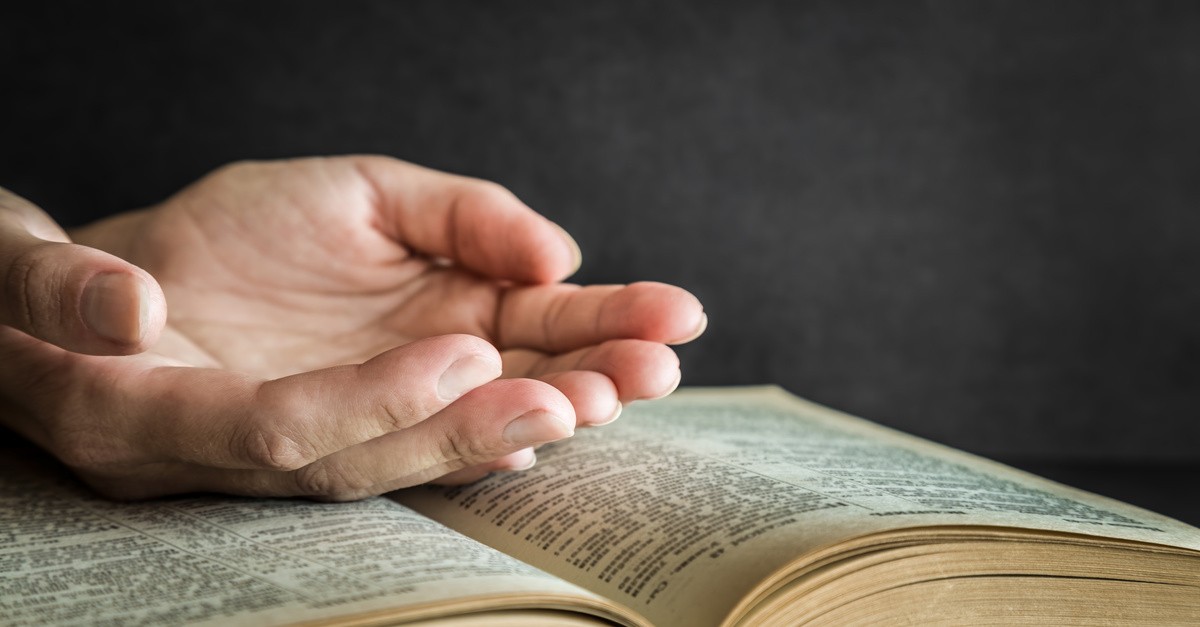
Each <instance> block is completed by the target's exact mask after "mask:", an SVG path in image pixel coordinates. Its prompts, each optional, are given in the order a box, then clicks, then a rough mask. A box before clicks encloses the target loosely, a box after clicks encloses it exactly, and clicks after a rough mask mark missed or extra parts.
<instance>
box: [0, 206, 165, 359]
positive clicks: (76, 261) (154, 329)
mask: <svg viewBox="0 0 1200 627" xmlns="http://www.w3.org/2000/svg"><path fill="white" fill-rule="evenodd" d="M0 277H3V281H4V282H3V286H2V287H3V298H2V299H0V324H5V325H8V326H11V327H14V328H16V329H20V330H21V331H23V332H25V333H27V334H29V335H31V336H33V337H36V338H38V339H40V340H43V341H46V342H49V343H51V344H55V345H57V346H60V347H62V348H65V349H67V350H70V351H74V352H77V353H85V354H90V355H128V354H133V353H139V352H142V351H144V350H146V348H148V347H149V346H151V345H152V344H154V342H155V341H156V340H157V339H158V335H159V333H160V332H161V331H162V327H163V324H164V323H165V322H166V315H167V309H166V300H165V299H164V297H163V293H162V289H161V288H160V287H159V285H158V282H157V281H155V280H154V278H153V277H151V276H150V275H149V273H147V272H146V271H144V270H142V269H141V268H138V267H137V266H134V265H132V264H130V263H128V262H126V261H124V260H122V259H120V258H118V257H115V256H113V255H110V254H108V253H105V252H102V251H99V250H96V249H94V248H88V247H86V246H78V245H75V244H71V243H69V240H68V239H67V236H66V234H65V233H63V232H62V230H61V229H60V228H58V225H56V224H54V221H53V220H51V219H50V218H49V217H48V216H46V214H44V213H43V212H42V211H41V210H40V209H38V208H37V207H35V206H33V205H32V204H30V203H29V202H27V201H25V200H23V199H21V198H19V197H17V196H14V195H12V194H9V193H7V192H5V191H4V190H2V189H0Z"/></svg>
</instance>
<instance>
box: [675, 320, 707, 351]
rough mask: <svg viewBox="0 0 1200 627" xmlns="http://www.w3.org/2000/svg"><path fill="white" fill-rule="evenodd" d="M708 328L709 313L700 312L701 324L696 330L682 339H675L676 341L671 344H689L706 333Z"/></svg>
mask: <svg viewBox="0 0 1200 627" xmlns="http://www.w3.org/2000/svg"><path fill="white" fill-rule="evenodd" d="M706 329H708V314H706V313H704V314H700V324H699V325H698V326H697V327H696V330H695V331H692V333H691V335H689V336H687V337H685V338H683V339H682V340H675V341H674V342H671V344H687V343H688V342H690V341H692V340H694V339H696V338H698V337H700V336H701V335H704V331H705V330H706Z"/></svg>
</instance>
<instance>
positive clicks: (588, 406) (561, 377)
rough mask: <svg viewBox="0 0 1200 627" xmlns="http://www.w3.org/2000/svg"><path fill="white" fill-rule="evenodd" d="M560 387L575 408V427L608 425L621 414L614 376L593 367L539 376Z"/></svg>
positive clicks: (540, 378) (541, 379)
mask: <svg viewBox="0 0 1200 627" xmlns="http://www.w3.org/2000/svg"><path fill="white" fill-rule="evenodd" d="M537 379H538V380H540V381H545V382H546V383H549V384H550V385H553V386H554V387H556V388H558V391H560V392H562V393H563V396H566V397H567V400H569V401H571V406H572V407H574V408H575V420H576V423H575V426H577V427H595V426H598V425H604V424H608V423H610V422H612V421H614V420H616V419H617V416H620V415H621V408H622V405H621V399H620V398H619V396H618V393H617V385H616V384H615V383H613V381H612V379H610V378H608V376H606V375H603V374H601V373H599V372H595V371H591V370H571V371H568V372H552V373H550V374H545V375H541V376H539V377H537Z"/></svg>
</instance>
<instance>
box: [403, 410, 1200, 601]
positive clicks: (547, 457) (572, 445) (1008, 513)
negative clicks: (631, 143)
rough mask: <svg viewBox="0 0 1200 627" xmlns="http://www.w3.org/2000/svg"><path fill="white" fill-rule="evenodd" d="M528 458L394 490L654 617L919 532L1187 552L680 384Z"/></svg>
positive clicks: (1082, 506)
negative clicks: (1019, 532) (863, 544)
mask: <svg viewBox="0 0 1200 627" xmlns="http://www.w3.org/2000/svg"><path fill="white" fill-rule="evenodd" d="M538 457H539V461H538V464H537V466H535V467H534V468H533V469H531V470H529V471H525V472H523V473H514V474H507V475H500V476H495V477H492V478H489V479H487V480H485V481H482V482H479V483H476V484H473V485H470V486H465V487H461V488H455V489H442V490H436V489H415V490H410V491H406V492H403V493H401V494H400V495H399V496H398V497H397V498H399V499H400V500H401V502H404V503H407V504H409V505H411V506H412V507H414V509H416V510H418V511H421V512H422V513H425V514H427V515H429V516H431V517H433V518H435V519H438V520H441V521H443V522H446V523H447V524H448V525H450V526H452V527H455V528H458V529H460V530H462V531H463V532H464V533H467V534H468V535H472V536H473V537H477V538H479V539H481V540H483V541H484V542H487V543H488V544H491V545H493V546H496V547H499V548H501V549H502V550H504V551H506V552H508V553H510V554H513V555H516V556H518V557H520V558H522V559H524V560H526V561H529V562H530V563H533V564H537V565H538V566H540V567H542V568H545V569H546V570H549V571H550V572H553V573H555V574H558V575H560V576H562V577H563V578H565V579H568V580H571V581H575V582H577V583H579V584H580V585H583V586H585V587H588V588H590V589H593V590H596V591H598V592H600V593H601V594H603V595H605V596H609V597H611V598H613V599H615V600H617V601H619V602H621V603H625V604H627V605H629V606H630V607H631V608H633V609H635V610H636V611H638V612H641V613H643V614H645V615H646V616H647V617H648V618H650V620H652V621H653V622H655V624H660V625H706V624H707V625H713V624H718V623H719V622H720V621H721V619H722V618H723V617H724V616H725V615H726V614H727V613H728V612H729V611H730V610H731V609H732V608H733V607H734V605H735V604H737V602H738V601H739V600H741V599H742V598H743V597H744V596H745V595H746V594H747V592H748V591H749V590H750V589H751V588H753V587H754V586H755V585H756V584H757V583H759V582H761V581H762V580H763V579H764V578H766V577H767V576H769V575H770V574H771V573H772V572H774V571H775V570H777V569H779V568H781V567H782V566H784V565H785V564H787V563H788V562H790V561H792V560H794V559H795V558H797V557H799V556H801V555H803V554H805V553H807V552H810V551H814V550H816V549H818V548H821V547H825V546H829V545H831V544H834V543H836V542H839V541H843V540H847V539H849V538H852V537H856V536H861V535H864V534H869V533H872V532H875V531H883V530H889V529H896V528H904V527H918V526H927V525H1013V526H1021V527H1031V528H1036V529H1046V530H1055V531H1062V532H1070V533H1082V534H1093V535H1103V536H1112V537H1120V538H1126V539H1131V540H1136V541H1145V542H1154V543H1161V544H1170V545H1178V546H1184V547H1190V548H1193V549H1197V548H1200V535H1198V533H1197V531H1196V530H1195V529H1194V528H1191V527H1189V526H1187V525H1183V524H1182V523H1178V522H1176V521H1173V520H1170V519H1168V518H1165V517H1162V516H1158V515H1156V514H1152V513H1150V512H1146V511H1143V510H1140V509H1137V508H1133V507H1131V506H1127V505H1124V504H1121V503H1118V502H1115V501H1111V500H1108V499H1103V498H1101V497H1096V496H1094V495H1089V494H1086V493H1083V492H1080V491H1076V490H1072V489H1070V488H1065V487H1063V486H1059V485H1057V484H1053V483H1051V482H1048V481H1045V480H1041V479H1038V478H1035V477H1033V476H1031V475H1027V474H1025V473H1021V472H1018V471H1015V470H1012V469H1009V468H1007V467H1004V466H1001V465H999V464H994V463H992V462H987V461H985V460H982V459H979V458H976V457H973V456H970V455H967V454H965V453H961V452H958V451H954V450H952V449H948V448H946V447H941V446H938V445H935V444H932V443H929V442H926V441H923V440H920V439H918V438H915V437H912V436H907V435H904V434H901V433H899V432H896V431H892V430H890V429H886V428H884V427H880V426H878V425H874V424H871V423H868V422H866V421H862V420H859V419H856V418H852V417H849V416H845V415H842V414H838V413H837V412H834V411H832V410H829V409H826V408H823V407H819V406H817V405H813V404H811V403H807V402H805V401H801V400H799V399H796V398H795V397H792V396H790V395H788V394H787V393H786V392H783V391H782V390H779V389H777V388H750V389H736V390H691V391H686V392H682V393H677V394H676V395H675V396H673V397H671V398H669V399H666V400H663V401H655V402H652V403H645V404H638V405H635V406H633V407H630V408H629V410H628V411H627V412H626V415H625V416H623V417H622V419H621V420H620V421H619V422H618V423H614V424H613V425H608V426H605V427H603V428H600V429H595V430H588V431H585V432H580V433H579V434H577V435H576V436H575V437H574V438H572V439H571V440H570V441H566V442H562V443H558V444H555V445H551V446H548V447H544V448H542V449H540V450H539V453H538Z"/></svg>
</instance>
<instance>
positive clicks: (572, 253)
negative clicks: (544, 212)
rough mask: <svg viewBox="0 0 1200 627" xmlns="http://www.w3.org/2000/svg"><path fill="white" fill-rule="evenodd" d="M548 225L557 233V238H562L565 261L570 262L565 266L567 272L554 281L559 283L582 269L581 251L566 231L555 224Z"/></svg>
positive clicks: (577, 243)
mask: <svg viewBox="0 0 1200 627" xmlns="http://www.w3.org/2000/svg"><path fill="white" fill-rule="evenodd" d="M550 225H551V226H553V227H554V228H555V230H557V231H558V234H559V236H560V237H562V241H563V243H564V244H565V245H566V251H567V259H569V260H570V262H569V264H568V266H567V267H568V268H570V269H569V270H567V272H566V273H565V274H563V275H562V276H560V277H558V278H557V279H554V280H558V281H561V280H563V279H566V278H567V277H570V276H571V275H573V274H575V273H576V272H579V269H580V268H581V267H583V250H582V249H581V248H579V242H576V241H575V238H574V237H571V234H570V233H568V232H567V230H566V229H564V228H562V227H561V226H559V225H558V224H557V223H555V222H551V223H550Z"/></svg>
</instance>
